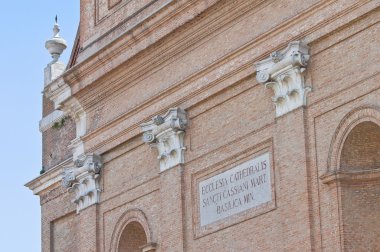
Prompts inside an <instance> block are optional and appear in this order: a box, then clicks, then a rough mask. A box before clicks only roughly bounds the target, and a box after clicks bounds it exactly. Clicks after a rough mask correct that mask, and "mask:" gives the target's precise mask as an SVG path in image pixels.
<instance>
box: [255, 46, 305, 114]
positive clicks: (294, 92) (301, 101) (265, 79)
mask: <svg viewBox="0 0 380 252" xmlns="http://www.w3.org/2000/svg"><path fill="white" fill-rule="evenodd" d="M308 51H309V47H308V46H307V45H305V44H303V43H301V42H300V41H294V42H291V43H289V45H288V47H287V48H286V49H284V50H282V51H280V52H278V51H276V52H273V53H271V55H270V57H269V58H267V59H265V60H262V61H260V62H258V63H256V64H255V65H256V71H257V74H256V79H257V81H258V82H260V83H262V84H264V85H265V87H267V88H271V89H273V91H274V96H273V98H272V100H273V102H274V104H275V107H276V116H281V115H284V114H286V113H288V112H290V111H292V110H294V109H296V108H299V107H301V106H304V105H306V104H307V100H306V96H307V93H308V92H309V91H311V88H310V87H307V86H305V80H304V73H305V70H306V67H307V62H308V60H309V57H310V56H309V54H308Z"/></svg>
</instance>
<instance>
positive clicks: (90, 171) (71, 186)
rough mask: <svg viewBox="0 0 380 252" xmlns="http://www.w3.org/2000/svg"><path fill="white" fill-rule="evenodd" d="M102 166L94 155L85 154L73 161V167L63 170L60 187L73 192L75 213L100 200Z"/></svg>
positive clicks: (99, 159)
mask: <svg viewBox="0 0 380 252" xmlns="http://www.w3.org/2000/svg"><path fill="white" fill-rule="evenodd" d="M102 166H103V164H102V162H101V158H100V157H99V156H97V155H95V154H87V155H84V156H82V157H81V158H79V159H77V160H75V162H74V167H68V168H65V171H64V172H63V173H62V186H63V187H65V188H67V189H68V190H69V192H74V193H75V197H74V200H73V202H74V203H75V204H76V205H77V213H79V212H80V211H81V210H82V209H84V208H86V207H89V206H91V205H94V204H96V203H98V202H99V200H100V191H101V189H100V183H99V180H100V170H101V168H102Z"/></svg>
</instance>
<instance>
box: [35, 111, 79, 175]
mask: <svg viewBox="0 0 380 252" xmlns="http://www.w3.org/2000/svg"><path fill="white" fill-rule="evenodd" d="M59 123H60V124H61V122H59ZM75 134H76V133H75V123H74V121H73V120H72V119H71V118H65V119H64V123H63V125H62V126H59V127H54V126H53V127H52V128H51V129H48V130H46V131H45V132H43V133H42V166H43V167H44V168H45V171H47V170H49V169H50V168H52V167H54V166H55V165H57V164H59V163H61V162H63V161H64V160H66V159H68V158H70V157H71V150H70V149H69V148H68V146H69V145H70V142H71V140H73V139H74V138H75Z"/></svg>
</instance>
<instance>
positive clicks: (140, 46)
mask: <svg viewBox="0 0 380 252" xmlns="http://www.w3.org/2000/svg"><path fill="white" fill-rule="evenodd" d="M216 2H218V1H217V0H211V1H208V2H207V3H205V2H204V1H200V0H192V1H182V3H180V1H179V2H176V3H175V5H174V6H173V8H163V9H162V13H159V15H154V16H152V17H150V18H148V19H146V20H145V21H144V22H141V23H139V24H138V25H136V26H135V27H133V28H132V29H130V30H129V31H126V32H124V33H123V36H118V37H116V38H115V39H114V40H112V41H108V43H106V44H104V45H101V46H99V45H98V46H97V47H96V43H95V44H94V46H95V48H96V49H94V48H88V49H86V50H85V51H83V52H82V53H80V54H79V56H78V62H79V63H78V64H77V65H75V66H74V67H72V68H71V69H69V70H68V71H66V73H65V80H66V81H67V82H68V83H69V85H70V86H73V85H75V84H76V83H78V82H81V83H82V84H84V85H83V86H82V88H84V87H85V86H87V84H88V85H90V84H91V83H94V81H95V80H96V79H99V78H101V77H102V75H103V74H105V73H107V72H108V71H111V70H112V69H114V68H116V67H117V66H120V65H121V64H122V63H124V62H125V61H126V60H128V59H130V58H132V57H133V56H135V55H136V54H138V53H139V52H141V51H142V50H144V49H146V48H147V47H149V46H150V45H152V44H153V43H155V42H157V41H158V40H160V39H162V38H163V37H164V36H166V35H168V34H170V33H171V32H173V31H174V30H175V29H176V28H178V27H180V26H181V25H183V24H185V23H186V22H188V21H189V20H191V19H193V18H195V17H197V16H198V15H199V14H200V13H201V12H203V11H205V10H206V9H208V8H209V7H211V6H212V5H214V4H215V3H216ZM173 17H175V18H176V22H175V23H173ZM146 27H151V29H149V30H147V29H146ZM168 27H170V29H168ZM152 34H154V37H152ZM128 50H131V51H128ZM126 51H128V52H127V53H126ZM111 58H117V59H116V60H114V61H113V64H112V69H110V68H109V67H110V65H107V66H105V64H104V62H108V61H109V60H110V59H111ZM104 67H105V68H106V69H107V70H106V71H103V70H102V68H104ZM86 76H87V77H88V76H91V81H88V80H87V79H86V80H85V78H86ZM76 91H79V90H77V89H76V88H75V92H76Z"/></svg>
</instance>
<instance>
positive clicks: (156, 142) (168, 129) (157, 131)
mask: <svg viewBox="0 0 380 252" xmlns="http://www.w3.org/2000/svg"><path fill="white" fill-rule="evenodd" d="M186 126H187V119H186V112H185V111H184V110H183V109H180V108H171V109H169V111H168V112H167V113H166V114H165V115H164V116H159V115H158V116H155V117H153V119H152V120H151V121H149V122H147V123H143V124H141V129H142V131H143V132H144V134H143V141H144V142H145V143H148V144H149V145H150V146H152V147H154V148H157V150H158V157H157V159H158V160H159V162H160V171H165V170H167V169H169V168H172V167H174V166H176V165H178V164H183V163H184V152H185V149H186V148H185V147H184V135H185V129H186Z"/></svg>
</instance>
